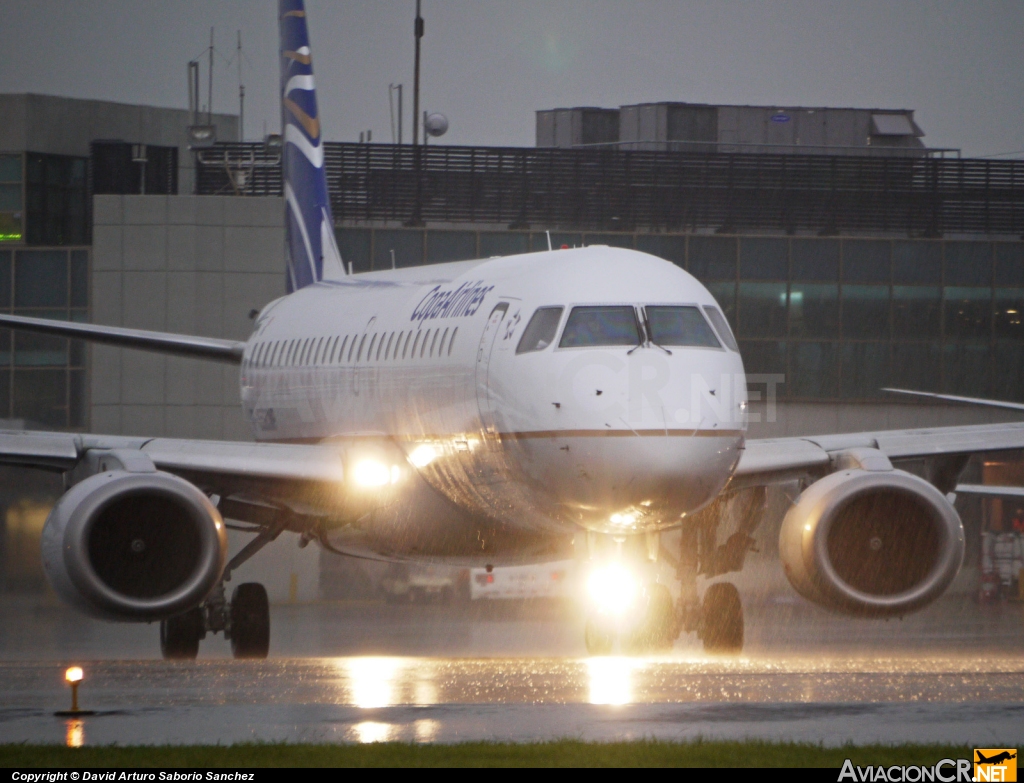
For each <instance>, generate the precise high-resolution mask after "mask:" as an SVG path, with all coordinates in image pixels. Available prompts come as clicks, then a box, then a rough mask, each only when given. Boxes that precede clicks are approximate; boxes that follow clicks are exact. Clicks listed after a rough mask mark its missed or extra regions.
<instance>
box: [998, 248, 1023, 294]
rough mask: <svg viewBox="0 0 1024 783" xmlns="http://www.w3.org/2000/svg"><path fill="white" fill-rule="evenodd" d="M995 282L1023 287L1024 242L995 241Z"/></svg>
mask: <svg viewBox="0 0 1024 783" xmlns="http://www.w3.org/2000/svg"><path fill="white" fill-rule="evenodd" d="M994 256H995V259H994V261H995V264H994V266H995V269H994V276H995V284H996V285H1002V286H1011V287H1014V288H1024V242H996V243H995V253H994Z"/></svg>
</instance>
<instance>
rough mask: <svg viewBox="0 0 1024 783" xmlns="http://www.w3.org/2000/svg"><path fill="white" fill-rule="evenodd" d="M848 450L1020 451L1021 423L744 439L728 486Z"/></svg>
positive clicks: (764, 480) (899, 455) (909, 453)
mask: <svg viewBox="0 0 1024 783" xmlns="http://www.w3.org/2000/svg"><path fill="white" fill-rule="evenodd" d="M850 449H877V450H878V451H880V452H882V453H883V454H884V455H885V456H886V457H888V458H889V459H890V460H910V459H918V458H935V457H960V456H969V455H971V454H977V453H984V452H991V451H1009V450H1013V449H1024V422H1012V423H1007V424H980V425H970V426H962V427H929V428H922V429H911V430H882V431H879V432H857V433H850V434H840V435H820V436H814V435H808V436H804V437H797V438H765V439H753V440H748V441H747V443H746V448H745V450H744V452H743V454H742V456H741V457H740V461H739V465H738V466H737V468H736V473H735V476H734V479H733V484H732V485H733V486H737V487H738V486H755V485H765V484H775V483H782V482H784V481H789V480H791V479H795V478H800V477H801V476H806V475H808V474H814V473H815V472H818V471H823V470H825V471H827V470H828V468H829V465H830V464H831V463H832V461H833V459H835V457H836V456H837V455H838V454H839V453H841V452H844V451H849V450H850Z"/></svg>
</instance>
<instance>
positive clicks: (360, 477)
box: [352, 459, 391, 487]
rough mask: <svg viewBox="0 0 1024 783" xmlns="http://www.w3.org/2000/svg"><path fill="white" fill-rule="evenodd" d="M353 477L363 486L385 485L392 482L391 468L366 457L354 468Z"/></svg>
mask: <svg viewBox="0 0 1024 783" xmlns="http://www.w3.org/2000/svg"><path fill="white" fill-rule="evenodd" d="M352 479H353V480H354V481H355V482H356V484H358V485H359V486H361V487H383V486H385V485H387V484H390V483H391V469H390V468H389V467H388V466H387V465H385V464H384V463H383V462H378V461H377V460H375V459H364V460H360V461H359V462H357V463H356V465H355V467H354V468H352Z"/></svg>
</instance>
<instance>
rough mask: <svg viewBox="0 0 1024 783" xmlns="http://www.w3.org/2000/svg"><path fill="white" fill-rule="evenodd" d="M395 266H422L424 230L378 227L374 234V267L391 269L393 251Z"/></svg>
mask: <svg viewBox="0 0 1024 783" xmlns="http://www.w3.org/2000/svg"><path fill="white" fill-rule="evenodd" d="M392 250H394V251H395V266H396V267H407V266H420V265H421V264H422V263H423V232H422V231H418V230H417V231H409V230H402V229H378V230H376V231H374V235H373V268H374V269H390V268H391V251H392Z"/></svg>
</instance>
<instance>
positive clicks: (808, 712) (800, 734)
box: [0, 608, 1024, 747]
mask: <svg viewBox="0 0 1024 783" xmlns="http://www.w3.org/2000/svg"><path fill="white" fill-rule="evenodd" d="M304 611H305V613H303V612H298V613H297V614H296V617H299V616H300V615H301V618H300V619H295V618H292V620H291V621H289V620H287V619H286V621H285V622H282V623H281V624H280V625H279V627H280V628H282V630H283V629H285V628H288V622H293V626H292V627H291V632H297V631H298V630H299V629H305V631H303V632H309V630H310V629H311V628H313V627H315V626H316V624H317V618H320V619H322V617H321V613H322V612H323V611H325V610H323V609H317V608H310V609H308V610H304ZM968 611H969V610H968ZM976 614H977V613H976ZM62 616H63V615H60V614H57V615H55V617H57V618H59V617H62ZM302 618H305V619H302ZM815 618H816V616H810V618H809V620H808V619H807V618H804V619H805V620H807V622H806V623H805V624H804V625H803V626H793V628H791V629H790V630H789V631H788V632H786V633H782V632H780V633H779V634H778V635H777V637H776V638H775V642H776V644H775V646H774V648H773V646H772V644H768V643H767V642H766V641H765V640H764V639H762V640H761V641H760V642H757V641H756V640H757V636H756V632H757V631H756V627H753V628H752V631H753V633H754V639H755V642H756V643H754V644H752V645H751V648H752V651H751V652H750V653H749V654H748V655H746V656H744V657H741V658H736V659H727V658H712V657H708V656H705V655H703V654H702V653H700V652H699V648H698V647H696V645H695V644H694V643H692V642H687V641H685V640H684V641H681V642H680V643H679V644H677V647H676V650H675V652H674V653H672V654H670V655H666V656H663V657H651V658H624V657H606V658H587V657H585V656H583V655H581V654H579V653H578V652H575V651H574V650H568V651H563V649H562V648H563V646H564V645H563V642H564V640H563V641H559V640H560V639H562V637H561V636H560V634H561V633H562V630H561V629H562V626H563V625H564V623H562V621H561V620H559V619H558V618H554V619H551V618H549V619H548V620H544V619H543V618H542V620H541V621H538V622H539V623H540V624H539V625H536V624H535V625H532V626H531V625H529V624H525V625H524V621H522V620H516V619H511V620H506V621H502V622H499V623H495V624H493V627H491V628H490V630H489V631H488V633H489V634H490V635H489V636H487V639H488V640H489V641H488V642H487V643H486V644H483V643H478V644H476V645H475V646H476V648H477V649H476V650H473V649H472V648H473V647H474V644H467V643H466V640H465V637H458V639H457V640H456V641H454V642H452V645H454V647H455V648H459V647H462V648H466V647H468V648H470V649H469V650H468V653H467V654H465V657H460V656H459V650H458V649H451V650H446V651H445V652H446V653H447V654H444V655H438V654H434V651H433V650H430V649H429V648H430V646H431V645H430V644H429V643H427V642H423V643H421V644H420V645H419V646H420V647H421V648H422V647H426V648H428V650H427V651H425V652H421V653H419V654H417V653H416V651H415V648H416V646H417V645H416V644H410V643H409V642H408V639H407V638H406V637H405V636H404V635H398V636H395V635H392V636H388V633H391V632H389V631H387V629H386V627H385V626H386V624H385V625H383V626H380V627H379V628H378V631H379V634H378V637H377V639H378V641H377V646H378V647H381V648H384V649H385V650H386V651H387V648H390V651H387V652H386V654H380V655H366V654H352V653H358V652H359V650H358V647H359V645H358V644H357V645H356V647H357V649H356V650H348V651H346V654H342V655H332V656H331V657H315V656H306V657H274V658H271V659H270V660H267V661H232V660H230V659H225V658H205V659H203V658H201V659H200V660H199V661H197V662H192V663H184V662H164V661H160V660H154V659H149V660H127V659H122V660H112V658H114V657H115V655H116V654H117V653H118V652H119V653H120V654H122V655H123V654H125V652H126V651H127V652H128V653H130V652H132V651H133V650H136V649H139V650H141V649H145V650H146V651H147V654H149V652H150V651H151V648H150V647H145V648H142V647H141V646H140V647H138V648H136V647H133V644H134V643H133V642H131V641H130V640H128V641H122V642H119V643H117V642H114V643H112V642H110V641H109V640H107V641H106V642H104V641H103V640H102V639H101V640H99V641H97V640H96V639H93V642H90V644H92V647H89V648H88V649H89V651H90V652H89V653H88V654H85V655H84V656H83V657H81V658H78V659H76V660H75V662H76V663H82V665H83V666H84V668H85V671H86V679H85V682H84V683H83V685H82V688H81V692H80V698H81V701H82V706H83V707H85V708H88V709H94V710H97V711H98V712H99V714H98V715H96V716H93V717H87V718H84V719H82V720H80V721H65V720H61V719H58V718H55V717H53V714H52V713H53V711H55V710H59V709H66V707H67V704H68V701H69V694H68V691H67V688H66V687H65V686H64V684H63V671H64V666H65V665H66V664H67V663H68V662H69V661H68V660H67V659H65V660H63V661H62V660H60V659H59V656H60V653H61V648H56V649H55V648H54V647H53V646H52V644H51V642H50V641H46V640H47V639H50V638H52V637H50V636H48V635H47V634H48V633H52V632H54V629H53V628H50V629H49V631H47V625H46V624H47V623H48V622H50V620H46V619H45V618H44V619H43V620H42V621H40V620H39V619H38V617H37V618H36V620H35V621H34V625H33V626H32V627H35V626H38V627H39V630H40V631H42V632H43V636H42V638H43V640H44V641H40V642H39V643H38V649H37V650H36V655H34V656H32V655H29V653H30V652H31V651H32V649H33V648H32V645H31V644H30V643H29V642H27V641H25V640H24V639H22V640H20V641H18V640H14V639H12V638H11V637H10V636H7V637H4V636H2V635H0V658H6V661H2V660H0V683H2V687H0V741H3V742H56V743H65V742H67V743H68V744H103V743H113V742H117V743H120V744H137V743H156V744H163V743H217V742H220V743H231V742H237V741H243V740H266V741H304V742H376V741H384V740H401V741H409V742H455V741H464V740H472V739H499V740H517V741H526V740H546V739H552V738H557V737H578V738H584V739H594V740H613V739H629V738H640V737H660V738H665V739H687V738H696V737H705V738H743V737H761V738H765V739H790V740H805V741H813V742H823V743H826V744H842V743H844V742H847V741H854V742H871V741H882V742H903V741H919V742H924V741H929V742H963V743H972V742H973V743H976V744H979V743H980V744H981V745H983V746H987V747H998V746H1000V743H1009V745H1008V746H1016V745H1018V744H1020V742H1021V740H1024V655H1022V654H1021V650H1022V649H1024V647H1022V645H1021V644H1020V640H1021V632H1020V628H1019V626H1020V620H1021V615H1020V613H1019V612H1017V611H1012V612H1009V613H1003V614H999V615H990V616H989V617H988V619H987V620H985V619H984V618H983V619H982V620H980V621H977V620H976V623H977V625H976V627H973V628H972V629H971V630H972V631H973V632H975V636H973V637H971V636H965V635H963V634H960V635H958V634H957V633H956V629H957V627H960V630H961V631H962V630H963V627H962V626H958V625H957V623H952V624H947V626H945V627H942V626H941V625H939V624H936V623H935V622H931V623H929V622H928V621H927V618H926V619H925V620H924V621H919V622H920V625H918V626H904V627H902V630H901V631H900V633H901V634H903V638H902V639H901V640H897V641H894V635H893V628H894V626H893V627H889V628H888V629H887V627H886V626H885V625H884V624H883V625H873V626H863V628H873V629H875V630H874V631H873V633H871V634H868V633H862V634H861V636H862V638H861V640H860V641H861V642H862V644H861V645H860V646H859V647H857V648H856V649H854V648H849V647H846V648H844V646H843V645H842V644H837V645H831V644H829V642H828V639H827V636H828V634H827V633H826V632H825V630H824V629H825V628H826V626H824V625H822V623H823V622H824V621H823V620H821V619H820V618H819V619H815ZM4 619H5V618H4V617H3V613H2V611H0V620H4ZM51 619H52V618H51ZM435 619H436V618H435ZM56 622H58V623H59V622H60V620H59V619H58V620H56ZM545 622H549V623H551V624H553V625H552V627H551V628H549V629H548V630H549V632H550V633H551V634H553V636H550V637H549V638H548V641H547V642H545V643H544V644H541V645H540V646H541V647H544V646H545V645H547V646H548V647H550V648H551V650H550V651H549V652H548V653H547V654H544V653H543V650H542V651H541V654H535V655H528V654H524V655H520V656H519V657H516V656H515V655H510V654H505V655H501V654H497V653H496V652H495V650H494V649H493V648H492V647H491V646H489V645H491V644H492V642H494V644H495V646H497V647H499V648H500V647H501V646H502V642H501V640H502V638H508V639H511V638H513V637H515V636H516V635H517V634H522V633H523V632H524V628H527V627H529V628H532V629H533V630H534V631H537V629H541V630H543V626H544V623H545ZM829 622H830V623H831V622H832V621H831V620H829ZM986 623H987V625H986ZM413 625H414V626H415V623H413ZM371 626H372V624H371V625H369V626H367V628H370V627H371ZM348 627H349V628H358V627H359V623H358V622H357V621H355V620H353V621H352V622H351V623H350V624H349V626H348ZM829 627H831V626H829ZM7 628H8V631H9V630H10V628H11V625H7ZM380 628H384V630H380ZM908 628H909V630H908ZM915 628H916V629H917V630H914V629H915ZM150 630H152V629H150ZM394 633H397V632H394ZM402 633H403V634H404V633H405V631H403V632H402ZM538 633H539V631H538ZM979 633H980V637H979V636H978V634H979ZM787 634H788V635H787ZM503 635H504V636H503ZM125 638H127V637H125ZM140 638H141V637H140ZM279 638H280V637H279ZM537 638H544V637H543V634H542V633H541V634H540V636H538V637H537ZM979 639H980V640H979ZM801 640H802V642H801ZM283 641H284V640H282V643H283ZM293 641H294V640H293ZM294 643H296V644H297V643H298V642H294ZM307 643H309V644H310V645H312V646H313V647H316V646H320V647H334V646H335V645H334V644H333V643H330V642H326V641H324V637H322V636H319V637H317V641H316V642H315V643H313V642H309V641H308V640H307ZM147 644H148V642H147ZM204 644H205V643H204ZM105 645H110V654H107V655H104V651H105V649H106V647H105ZM71 646H72V647H73V645H71ZM410 647H411V648H412V650H411V651H410ZM204 649H205V648H204ZM211 650H213V648H211ZM396 652H397V653H398V654H396ZM293 655H294V653H293ZM18 659H20V660H18ZM90 659H91V660H92V662H89V661H90Z"/></svg>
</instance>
